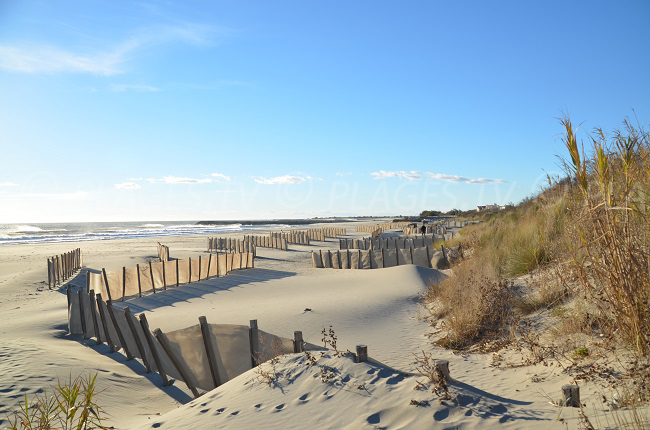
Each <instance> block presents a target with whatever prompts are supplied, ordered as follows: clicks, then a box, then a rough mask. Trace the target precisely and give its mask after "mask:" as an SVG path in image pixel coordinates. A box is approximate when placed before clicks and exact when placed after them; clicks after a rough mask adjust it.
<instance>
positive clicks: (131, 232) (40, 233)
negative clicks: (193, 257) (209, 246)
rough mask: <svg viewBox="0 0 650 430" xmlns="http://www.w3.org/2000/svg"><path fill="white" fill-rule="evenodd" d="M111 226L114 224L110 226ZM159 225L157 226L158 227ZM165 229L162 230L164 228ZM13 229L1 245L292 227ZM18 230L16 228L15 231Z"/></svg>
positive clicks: (1, 233)
mask: <svg viewBox="0 0 650 430" xmlns="http://www.w3.org/2000/svg"><path fill="white" fill-rule="evenodd" d="M109 225H110V224H109ZM154 226H155V227H154ZM160 226H162V227H160ZM10 227H11V229H7V228H3V227H0V246H2V245H20V244H29V243H55V242H85V241H96V240H114V239H139V238H147V237H164V236H186V235H196V234H206V235H207V234H213V235H218V234H222V233H233V232H240V231H253V230H263V229H268V228H272V227H273V228H286V227H288V226H285V225H280V224H268V225H263V226H262V225H255V226H242V225H241V224H222V225H199V224H177V225H167V226H165V225H163V224H154V223H148V224H143V225H141V226H134V225H124V226H119V225H113V226H110V227H103V226H90V227H89V226H87V225H84V224H78V225H72V224H70V225H68V226H66V227H68V228H69V230H70V231H69V230H67V229H65V228H60V229H57V228H51V229H48V228H47V227H44V228H40V227H36V226H28V225H19V226H10ZM14 227H15V228H14ZM18 227H20V230H22V231H26V232H24V233H11V232H10V231H14V230H18V229H19V228H18Z"/></svg>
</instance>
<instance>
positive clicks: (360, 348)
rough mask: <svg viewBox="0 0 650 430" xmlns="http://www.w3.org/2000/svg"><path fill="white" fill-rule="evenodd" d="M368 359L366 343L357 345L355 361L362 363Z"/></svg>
mask: <svg viewBox="0 0 650 430" xmlns="http://www.w3.org/2000/svg"><path fill="white" fill-rule="evenodd" d="M366 361H368V347H367V346H366V345H357V356H356V360H355V362H357V363H364V362H366Z"/></svg>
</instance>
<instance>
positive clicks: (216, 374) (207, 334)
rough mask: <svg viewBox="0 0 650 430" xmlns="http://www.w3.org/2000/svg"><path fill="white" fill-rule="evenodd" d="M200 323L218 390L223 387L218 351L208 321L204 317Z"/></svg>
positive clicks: (213, 378)
mask: <svg viewBox="0 0 650 430" xmlns="http://www.w3.org/2000/svg"><path fill="white" fill-rule="evenodd" d="M208 273H209V272H208ZM199 323H200V324H201V335H202V336H203V345H204V346H205V353H206V355H207V356H208V364H209V365H210V373H211V374H212V382H213V383H214V386H215V388H216V387H218V386H219V385H221V378H219V367H218V366H217V351H215V350H214V345H213V344H212V342H210V339H211V338H212V336H211V335H210V326H209V325H208V320H207V319H206V318H205V317H204V316H200V317H199ZM215 342H216V340H215Z"/></svg>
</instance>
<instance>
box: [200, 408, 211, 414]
mask: <svg viewBox="0 0 650 430" xmlns="http://www.w3.org/2000/svg"><path fill="white" fill-rule="evenodd" d="M199 412H201V413H202V414H204V413H206V412H210V408H208V409H201V410H200V411H199Z"/></svg>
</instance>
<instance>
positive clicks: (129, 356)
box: [106, 300, 133, 361]
mask: <svg viewBox="0 0 650 430" xmlns="http://www.w3.org/2000/svg"><path fill="white" fill-rule="evenodd" d="M106 307H107V308H108V315H109V316H110V317H111V321H112V322H113V328H115V332H116V333H117V338H118V339H119V340H120V344H121V345H122V349H123V350H124V352H125V353H126V361H129V360H133V355H132V354H131V351H129V346H128V345H127V344H126V339H125V338H124V334H123V333H122V329H121V328H120V326H119V325H118V324H117V318H116V317H115V310H114V309H113V301H112V300H109V301H108V302H106Z"/></svg>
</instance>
